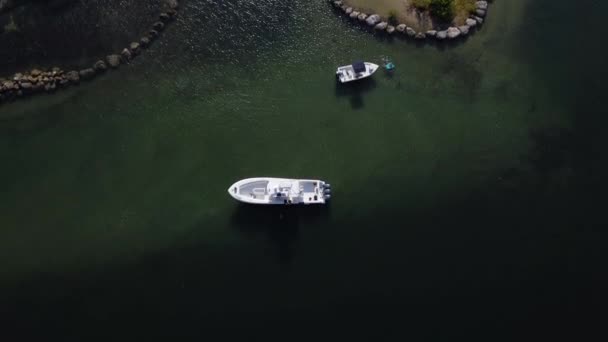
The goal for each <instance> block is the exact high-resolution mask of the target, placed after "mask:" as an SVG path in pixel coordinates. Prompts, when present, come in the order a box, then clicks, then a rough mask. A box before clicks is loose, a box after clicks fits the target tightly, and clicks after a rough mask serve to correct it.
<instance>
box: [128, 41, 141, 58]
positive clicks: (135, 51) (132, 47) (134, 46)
mask: <svg viewBox="0 0 608 342" xmlns="http://www.w3.org/2000/svg"><path fill="white" fill-rule="evenodd" d="M129 50H131V53H133V54H134V55H138V54H139V51H140V50H139V43H138V42H132V43H131V44H129Z"/></svg>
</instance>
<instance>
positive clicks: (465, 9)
mask: <svg viewBox="0 0 608 342" xmlns="http://www.w3.org/2000/svg"><path fill="white" fill-rule="evenodd" d="M453 1H454V12H456V13H458V14H462V13H467V14H470V13H473V12H475V0H453Z"/></svg>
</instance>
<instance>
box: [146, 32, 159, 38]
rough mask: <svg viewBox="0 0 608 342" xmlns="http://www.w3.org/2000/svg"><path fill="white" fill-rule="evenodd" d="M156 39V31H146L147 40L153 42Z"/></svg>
mask: <svg viewBox="0 0 608 342" xmlns="http://www.w3.org/2000/svg"><path fill="white" fill-rule="evenodd" d="M157 37H158V31H156V30H150V31H148V39H150V40H154V39H156V38H157Z"/></svg>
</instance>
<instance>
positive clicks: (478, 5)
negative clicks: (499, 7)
mask: <svg viewBox="0 0 608 342" xmlns="http://www.w3.org/2000/svg"><path fill="white" fill-rule="evenodd" d="M475 7H476V8H477V9H482V10H484V11H485V10H487V9H488V2H487V1H477V2H476V3H475Z"/></svg>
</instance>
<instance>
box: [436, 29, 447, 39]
mask: <svg viewBox="0 0 608 342" xmlns="http://www.w3.org/2000/svg"><path fill="white" fill-rule="evenodd" d="M435 37H437V39H439V40H444V39H446V38H447V37H448V31H437V35H436V36H435Z"/></svg>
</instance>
